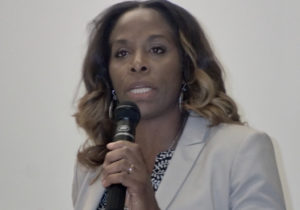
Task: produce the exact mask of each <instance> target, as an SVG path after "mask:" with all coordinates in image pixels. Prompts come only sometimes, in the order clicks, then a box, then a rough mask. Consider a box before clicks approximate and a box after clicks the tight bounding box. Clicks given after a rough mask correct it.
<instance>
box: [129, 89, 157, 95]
mask: <svg viewBox="0 0 300 210" xmlns="http://www.w3.org/2000/svg"><path fill="white" fill-rule="evenodd" d="M151 90H152V88H149V87H143V88H134V89H131V90H130V92H131V93H134V94H143V93H147V92H150V91H151Z"/></svg>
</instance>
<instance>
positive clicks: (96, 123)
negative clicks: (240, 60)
mask: <svg viewBox="0 0 300 210" xmlns="http://www.w3.org/2000/svg"><path fill="white" fill-rule="evenodd" d="M83 80H84V83H85V86H86V94H85V95H84V96H83V97H82V98H81V100H80V103H79V106H78V112H77V113H76V114H75V117H76V120H77V123H78V125H79V126H80V127H82V128H83V129H84V130H85V131H86V133H87V134H88V140H87V141H86V144H85V145H84V147H83V148H81V150H80V151H79V152H78V164H76V168H75V175H74V183H73V204H74V208H75V209H77V210H79V209H80V210H82V209H85V210H96V209H105V206H106V196H107V191H106V190H105V189H106V188H107V187H109V186H110V185H112V184H122V185H124V186H125V187H127V193H126V202H125V206H126V207H127V208H128V209H131V210H143V209H151V210H152V209H153V210H155V209H172V210H173V209H189V210H190V209H191V210H193V209H205V210H210V209H215V210H225V209H243V210H246V209H273V210H275V209H276V210H277V209H278V210H279V209H285V207H284V200H283V195H282V190H281V185H280V180H279V176H278V171H277V167H276V162H275V157H274V151H273V147H272V143H271V141H270V139H269V137H268V136H267V135H265V134H264V133H260V132H257V131H255V130H253V129H251V128H249V127H246V126H244V125H242V123H241V122H240V119H239V115H238V112H237V108H236V105H235V103H234V101H233V100H232V99H231V98H230V97H229V96H228V95H227V94H226V91H225V87H224V82H223V79H222V72H221V68H220V66H219V64H218V62H217V60H216V58H215V56H214V54H213V52H212V50H211V48H210V46H209V44H208V41H207V39H206V38H205V35H204V33H203V31H202V29H201V28H200V26H199V25H198V23H197V21H196V20H195V19H194V18H193V17H192V16H191V15H190V14H189V13H188V12H187V11H185V10H184V9H182V8H181V7H179V6H177V5H174V4H172V3H170V2H168V1H159V0H154V1H143V2H140V1H138V2H137V1H131V2H123V3H119V4H116V5H114V6H112V7H110V8H109V9H108V10H106V11H105V13H103V14H102V15H101V16H99V17H97V18H96V19H95V21H94V28H93V31H92V33H91V38H90V43H89V48H88V51H87V55H86V57H85V61H84V66H83ZM123 101H132V102H134V103H136V104H137V106H138V107H139V109H140V112H141V119H140V122H139V124H138V125H137V128H136V136H135V142H134V143H133V142H127V141H117V142H111V140H112V137H113V128H114V125H113V122H112V120H111V118H110V114H109V113H110V111H111V110H110V109H112V108H113V107H115V105H116V104H118V103H119V102H123Z"/></svg>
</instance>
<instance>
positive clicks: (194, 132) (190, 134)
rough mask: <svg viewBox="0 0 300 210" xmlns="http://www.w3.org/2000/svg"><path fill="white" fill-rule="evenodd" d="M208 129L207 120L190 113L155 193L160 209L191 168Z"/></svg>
mask: <svg viewBox="0 0 300 210" xmlns="http://www.w3.org/2000/svg"><path fill="white" fill-rule="evenodd" d="M207 129H208V124H207V121H206V120H205V119H203V118H200V117H195V116H192V115H190V116H189V118H188V120H187V122H186V125H185V128H184V130H183V133H182V135H181V137H180V139H179V142H178V144H177V147H176V150H175V152H174V154H173V157H172V159H171V161H170V163H169V165H168V168H167V170H166V172H165V174H164V177H163V179H162V182H161V183H160V185H159V188H158V190H157V192H156V194H155V197H156V200H157V202H158V205H159V207H160V208H161V209H167V208H168V206H169V205H170V204H171V202H172V200H173V199H174V198H175V196H176V194H177V193H178V191H179V190H180V188H181V186H182V185H183V184H184V181H185V179H186V177H187V176H188V174H189V172H190V170H191V169H192V168H193V165H194V163H195V160H196V159H197V158H198V156H199V155H200V153H201V150H202V149H203V147H204V145H205V144H204V138H205V134H206V132H207Z"/></svg>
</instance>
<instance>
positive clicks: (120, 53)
mask: <svg viewBox="0 0 300 210" xmlns="http://www.w3.org/2000/svg"><path fill="white" fill-rule="evenodd" d="M127 55H128V51H127V50H124V49H121V50H118V51H117V52H116V53H115V57H116V58H122V57H125V56H127Z"/></svg>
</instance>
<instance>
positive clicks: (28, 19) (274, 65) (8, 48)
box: [0, 0, 300, 210]
mask: <svg viewBox="0 0 300 210" xmlns="http://www.w3.org/2000/svg"><path fill="white" fill-rule="evenodd" d="M113 2H117V1H111V0H104V1H103V0H102V1H99V0H89V1H83V0H81V1H79V0H75V1H74V0H64V1H61V0H52V1H39V0H26V1H25V0H23V1H22V0H19V1H14V0H1V2H0V97H1V98H0V100H1V101H0V116H1V118H0V139H1V141H0V165H1V171H0V209H3V210H4V209H5V210H17V209H24V210H68V209H72V205H71V196H70V194H71V181H72V173H73V164H74V159H75V154H76V151H77V149H78V147H79V145H80V143H81V142H83V140H84V138H85V137H84V133H83V132H82V131H79V130H78V129H77V128H76V125H75V123H74V119H73V118H72V114H73V113H74V111H75V106H74V104H73V97H74V95H75V91H76V87H77V85H78V82H79V78H80V67H81V63H82V59H83V55H84V52H85V47H86V45H85V44H86V36H87V28H86V25H87V23H88V22H89V21H90V20H91V19H92V18H93V17H94V16H95V15H96V14H98V12H99V11H102V10H103V9H104V8H105V7H107V5H109V4H112V3H113ZM174 2H177V3H178V4H180V5H181V6H183V7H185V8H186V9H187V10H189V11H191V13H193V14H194V15H195V16H196V17H197V18H198V19H199V20H200V22H201V23H202V25H203V27H204V28H205V30H206V31H207V34H208V35H209V37H210V40H211V41H212V43H213V46H214V49H215V50H216V52H217V55H218V56H219V58H220V60H221V62H222V63H223V65H224V67H225V69H226V72H227V81H229V82H228V88H229V92H230V94H231V95H232V96H233V97H234V99H235V100H236V101H237V102H238V104H239V105H240V109H241V112H242V114H243V116H244V119H245V120H246V121H247V122H249V124H250V125H251V126H253V127H255V128H257V129H260V130H264V131H266V132H267V133H269V135H270V136H272V137H273V140H274V144H275V146H276V151H277V158H278V163H279V167H280V173H281V176H282V181H283V185H284V190H285V195H286V199H287V205H288V209H293V210H296V209H300V201H299V199H297V196H298V195H299V194H300V191H299V186H300V178H299V176H298V174H299V171H300V167H299V166H300V164H299V161H300V159H299V157H300V156H299V151H298V150H299V147H300V143H299V137H300V135H299V132H297V129H298V126H299V125H300V122H299V117H300V108H299V102H300V97H299V93H298V91H299V90H300V84H299V82H298V81H299V79H298V77H300V73H299V66H300V61H299V60H300V59H299V55H300V49H299V47H300V29H299V22H300V15H299V11H300V5H299V1H298V0H285V1H282V0H281V1H280V0H251V1H237V0H227V1H223V0H210V1H208V0H206V1H204V0H202V1H192V0H190V1H188V0H184V1H183V0H182V1H179V0H176V1H174Z"/></svg>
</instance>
